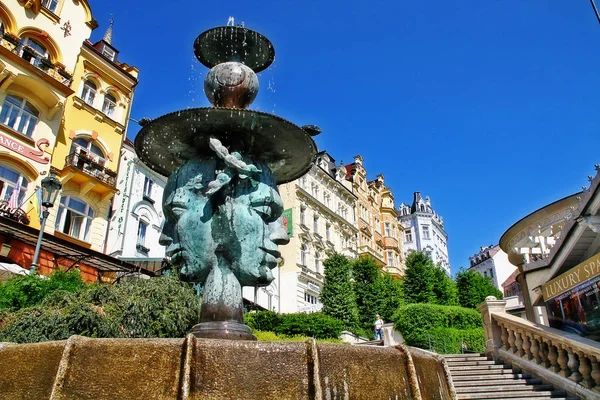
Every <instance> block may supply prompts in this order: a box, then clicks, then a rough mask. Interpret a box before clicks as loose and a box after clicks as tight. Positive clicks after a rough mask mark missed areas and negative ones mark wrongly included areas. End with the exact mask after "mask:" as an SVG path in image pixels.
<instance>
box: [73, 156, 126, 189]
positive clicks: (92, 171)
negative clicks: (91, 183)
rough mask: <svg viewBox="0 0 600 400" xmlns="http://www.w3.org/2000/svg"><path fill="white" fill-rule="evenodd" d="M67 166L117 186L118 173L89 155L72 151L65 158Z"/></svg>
mask: <svg viewBox="0 0 600 400" xmlns="http://www.w3.org/2000/svg"><path fill="white" fill-rule="evenodd" d="M65 167H71V168H75V169H78V170H80V171H82V172H83V173H85V174H86V175H89V176H91V177H94V178H96V179H98V180H99V181H101V182H104V183H105V184H107V185H109V186H112V187H116V186H117V173H116V172H115V171H112V170H110V169H108V168H104V166H103V165H102V164H100V163H99V162H97V161H95V160H93V159H92V158H91V157H89V156H86V155H83V154H79V153H71V154H69V155H68V156H67V157H66V158H65Z"/></svg>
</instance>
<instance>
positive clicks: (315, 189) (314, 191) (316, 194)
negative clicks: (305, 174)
mask: <svg viewBox="0 0 600 400" xmlns="http://www.w3.org/2000/svg"><path fill="white" fill-rule="evenodd" d="M311 193H312V195H313V197H314V198H315V199H318V198H319V187H318V186H317V185H315V184H314V183H313V184H312V187H311Z"/></svg>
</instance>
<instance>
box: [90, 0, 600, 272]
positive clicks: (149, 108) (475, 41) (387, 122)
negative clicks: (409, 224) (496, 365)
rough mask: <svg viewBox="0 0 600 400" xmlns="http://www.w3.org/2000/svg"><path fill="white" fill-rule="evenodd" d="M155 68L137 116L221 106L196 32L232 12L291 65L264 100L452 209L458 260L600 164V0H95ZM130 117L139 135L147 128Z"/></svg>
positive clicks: (128, 53)
mask: <svg viewBox="0 0 600 400" xmlns="http://www.w3.org/2000/svg"><path fill="white" fill-rule="evenodd" d="M90 3H91V7H92V11H93V14H94V16H95V18H96V19H97V20H98V22H99V23H100V27H99V28H98V29H97V30H96V31H95V32H94V33H93V36H92V40H98V39H100V38H101V36H102V35H103V33H104V31H105V29H106V26H107V23H108V20H109V18H110V14H113V15H114V17H115V26H114V36H113V38H114V39H113V44H114V45H115V46H116V47H117V48H118V49H119V50H120V52H121V53H120V60H121V61H124V62H127V63H129V64H133V65H136V66H137V67H138V68H139V69H140V83H139V85H138V88H137V90H136V94H135V99H134V105H133V112H132V117H133V118H137V119H139V118H142V117H151V118H155V117H158V116H160V115H162V114H165V113H168V112H172V111H175V110H178V109H184V108H188V107H201V106H207V105H208V101H207V100H206V98H205V96H204V94H203V92H202V82H203V79H204V76H205V74H206V72H207V69H206V68H205V67H203V66H202V65H200V64H199V63H198V62H197V61H196V60H195V58H194V57H193V52H192V44H193V41H194V39H195V38H196V36H197V35H199V34H200V33H201V32H203V31H205V30H206V29H209V28H212V27H215V26H220V25H225V24H226V22H227V18H228V16H230V15H232V16H234V17H235V19H236V22H241V21H244V23H245V25H246V27H248V28H250V29H254V30H257V31H259V32H261V33H262V34H264V35H265V36H267V37H268V38H269V39H270V40H271V41H272V42H273V44H274V46H275V52H276V61H275V63H274V64H273V66H272V67H270V68H269V69H268V70H266V71H264V72H262V73H260V74H259V79H260V84H261V90H260V92H259V94H258V97H257V100H256V101H255V103H254V105H253V106H252V108H254V109H260V110H262V111H266V112H274V113H276V114H278V115H280V116H282V117H284V118H287V119H289V120H291V121H292V122H294V123H296V124H298V125H304V124H317V125H319V126H320V127H321V128H322V129H323V134H322V135H321V136H319V137H318V138H317V144H318V146H319V148H320V149H325V150H328V151H329V152H330V153H331V154H332V156H333V157H335V158H336V160H338V161H340V160H343V161H344V162H345V163H350V162H351V161H352V160H353V156H355V155H357V154H361V155H362V156H363V157H364V160H365V167H366V169H367V172H368V173H369V176H370V178H375V175H376V174H378V173H383V174H384V175H385V179H386V184H388V185H389V186H390V187H391V188H392V189H393V193H394V195H395V198H396V202H397V203H398V204H399V203H400V202H401V201H405V202H410V201H411V200H412V193H413V192H414V191H421V192H422V194H423V195H428V196H430V197H431V199H432V203H433V207H434V208H435V209H436V210H437V211H438V212H439V213H440V214H441V215H442V216H443V217H444V219H445V224H446V230H447V232H448V235H449V240H448V246H449V252H450V262H451V264H452V270H453V272H456V271H457V270H458V268H459V267H460V266H463V265H468V257H469V256H470V255H472V254H474V253H475V252H476V251H477V250H478V249H479V246H483V245H488V244H492V243H497V242H498V240H499V238H500V236H501V235H502V234H503V233H504V232H505V231H506V229H507V228H508V227H509V226H511V225H512V224H513V223H514V222H516V221H517V220H519V219H520V218H522V217H523V216H525V215H527V214H529V213H530V212H532V211H534V210H536V209H537V208H539V207H541V206H543V205H545V204H548V203H550V202H552V201H554V200H557V199H559V198H562V197H564V196H566V195H569V194H572V193H574V192H576V191H579V190H581V186H582V185H585V184H587V176H588V175H591V174H593V173H594V164H595V163H600V152H599V151H598V150H599V148H600V135H599V133H598V132H599V128H600V126H599V125H600V116H599V113H598V104H599V101H598V98H599V96H600V90H599V89H600V78H599V75H598V73H597V71H596V70H597V68H598V65H599V64H600V52H599V51H598V49H599V48H600V26H599V24H598V22H597V20H596V17H595V15H594V13H593V10H592V8H591V6H590V3H589V1H588V0H572V1H558V0H551V1H548V0H521V1H518V2H517V1H513V2H508V1H485V2H484V1H481V0H461V1H454V2H452V1H439V0H438V1H434V0H420V1H379V0H374V1H369V2H364V1H354V0H346V1H343V2H342V1H318V0H303V1H284V0H278V1H273V0H263V1H260V2H249V1H238V0H232V1H219V2H216V1H215V2H200V1H180V0H175V1H170V2H159V1H155V0H148V1H141V0H129V1H118V2H117V1H113V0H104V1H99V0H90ZM138 129H139V128H138V127H137V126H136V125H135V124H131V126H130V127H129V133H128V136H129V137H130V138H133V137H134V136H135V134H136V133H137V131H138Z"/></svg>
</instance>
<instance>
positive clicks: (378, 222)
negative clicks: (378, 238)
mask: <svg viewBox="0 0 600 400" xmlns="http://www.w3.org/2000/svg"><path fill="white" fill-rule="evenodd" d="M375 232H378V233H379V232H381V222H380V221H379V218H377V217H375Z"/></svg>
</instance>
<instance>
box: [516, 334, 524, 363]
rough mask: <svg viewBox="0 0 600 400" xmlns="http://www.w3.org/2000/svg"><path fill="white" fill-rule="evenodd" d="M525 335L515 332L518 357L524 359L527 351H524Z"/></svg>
mask: <svg viewBox="0 0 600 400" xmlns="http://www.w3.org/2000/svg"><path fill="white" fill-rule="evenodd" d="M522 336H523V333H522V332H519V331H515V346H517V355H518V356H519V357H523V354H525V351H524V350H523V337H522Z"/></svg>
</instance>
